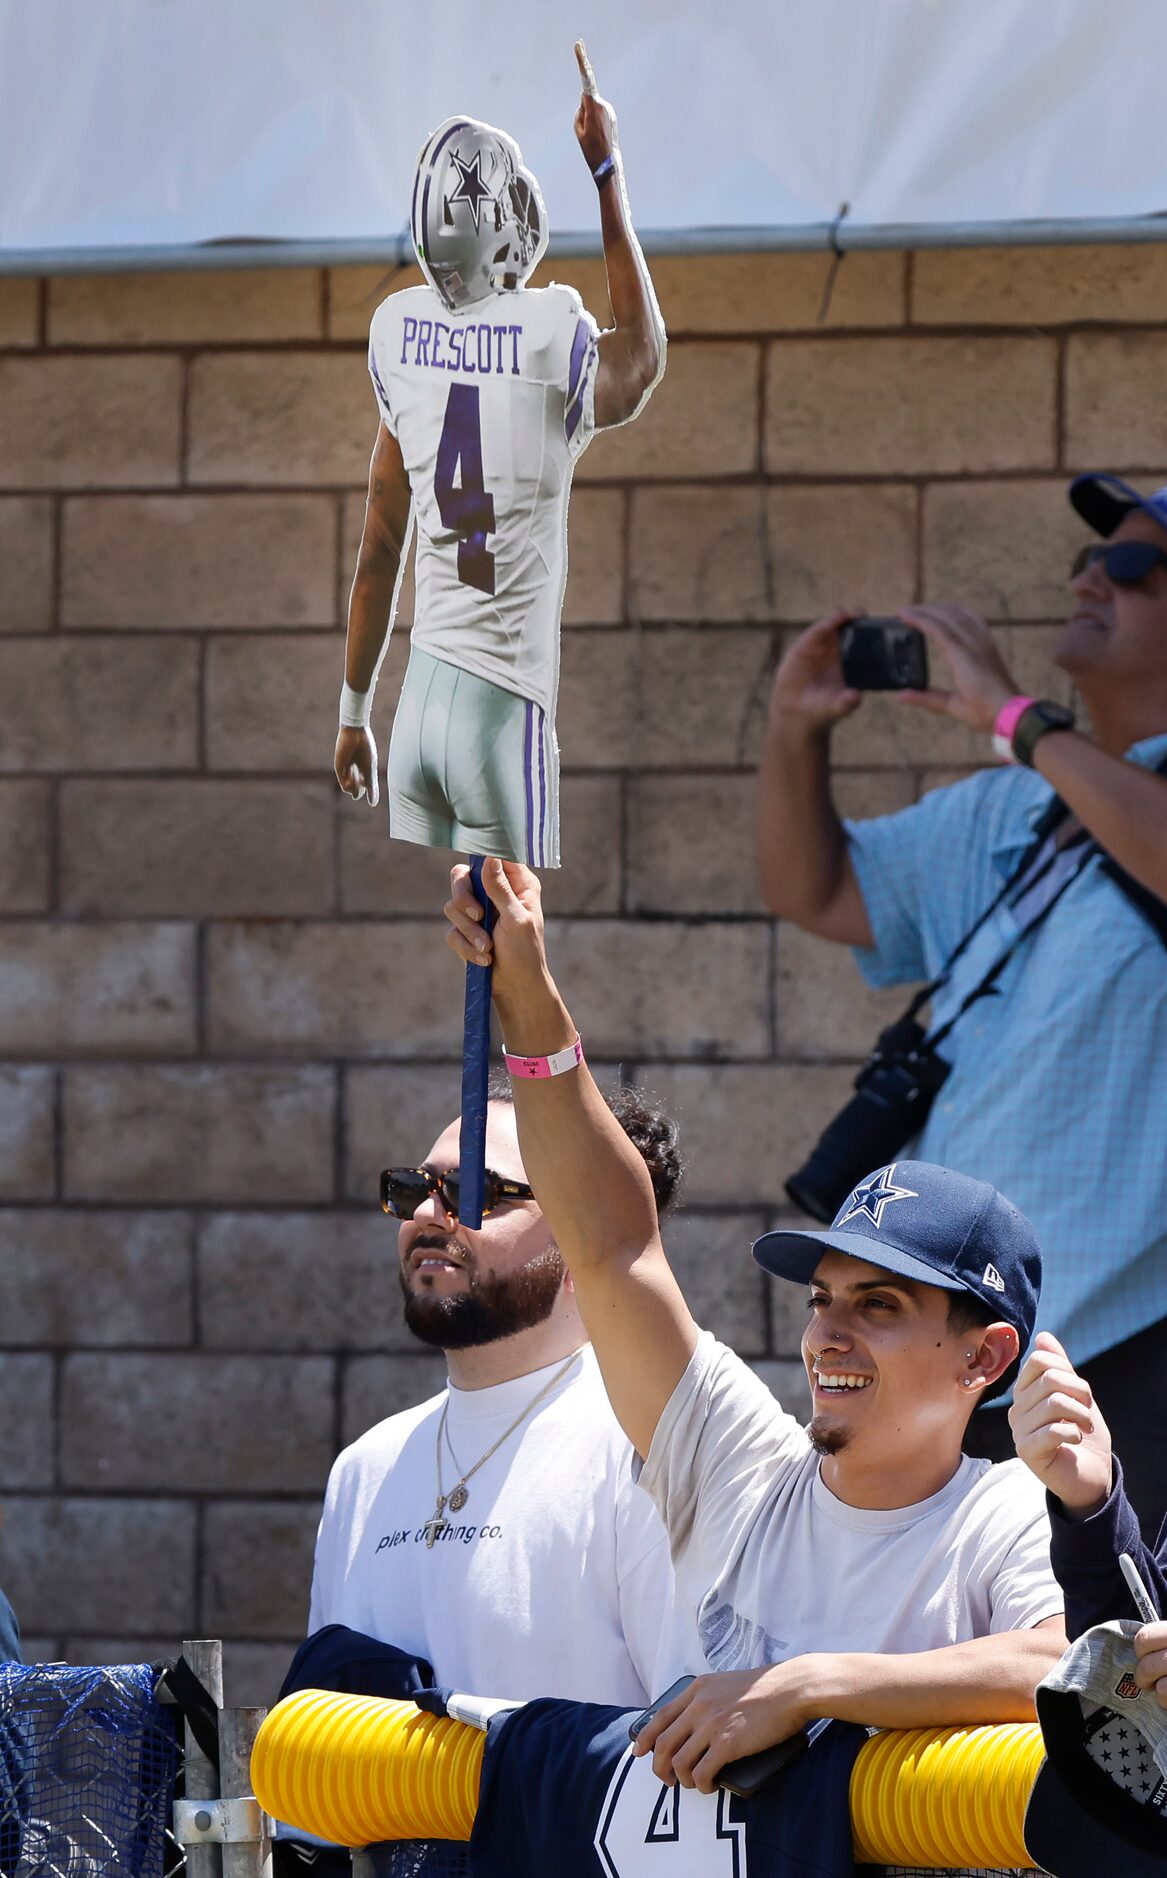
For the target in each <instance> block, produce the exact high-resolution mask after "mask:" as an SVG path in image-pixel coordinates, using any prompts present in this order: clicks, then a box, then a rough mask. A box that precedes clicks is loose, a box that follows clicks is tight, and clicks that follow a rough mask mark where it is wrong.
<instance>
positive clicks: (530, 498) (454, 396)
mask: <svg viewBox="0 0 1167 1878" xmlns="http://www.w3.org/2000/svg"><path fill="white" fill-rule="evenodd" d="M599 336H600V335H599V328H598V326H597V325H596V322H595V321H594V320H593V318H592V316H591V314H590V313H588V312H586V311H585V309H584V305H583V302H582V300H581V299H580V297H579V295H578V294H577V293H576V292H575V290H574V288H572V287H560V286H556V285H552V286H549V287H543V288H520V289H518V290H517V291H514V292H499V293H491V294H487V295H486V296H485V297H484V298H483V299H481V300H476V301H475V302H474V304H473V305H472V306H468V307H464V308H462V309H461V310H460V311H457V312H451V311H450V309H449V308H448V307H447V306H446V305H445V304H444V302H443V301H442V300H441V299H439V297H438V295H437V294H436V293H435V292H434V291H433V289H432V288H431V287H410V288H407V289H406V290H405V291H404V292H402V293H395V294H391V295H390V296H389V298H388V299H387V300H385V301H383V302H382V303H381V305H380V306H379V307H378V308H377V311H376V313H374V315H373V322H372V326H371V328H370V331H369V372H370V374H371V376H372V380H373V389H374V391H375V392H376V396H377V403H378V406H379V407H380V411H381V416H382V418H383V419H384V421H385V423H386V425H387V426H388V428H389V430H390V431H391V432H392V433H393V435H394V436H395V437H396V439H397V441H398V443H399V444H400V446H401V455H402V458H403V460H404V463H405V467H406V470H407V471H408V474H409V482H410V487H411V488H412V490H413V504H414V515H415V517H416V521H417V601H416V606H415V609H414V626H413V644H414V645H416V646H418V647H420V649H421V650H422V651H424V652H428V653H430V654H431V656H432V657H433V658H436V659H444V660H445V661H446V663H447V664H449V665H456V666H458V667H460V668H461V669H462V670H463V671H467V672H473V673H475V674H476V676H477V677H479V678H486V679H489V680H490V682H491V683H492V684H496V685H501V686H502V688H503V690H504V691H513V692H517V693H518V695H519V696H520V697H523V698H531V699H533V700H534V702H535V703H536V704H539V705H541V706H542V707H543V709H544V710H545V711H546V713H547V715H548V716H549V717H554V715H555V698H556V693H557V690H558V686H559V617H560V613H561V611H562V607H563V591H564V587H565V585H566V583H567V500H568V494H569V491H570V487H571V473H572V469H573V467H574V464H575V460H576V458H577V457H578V456H579V455H580V453H581V452H582V451H583V450H584V449H585V448H586V446H587V445H588V444H589V443H590V441H591V439H592V436H593V434H594V431H595V386H596V370H597V366H598V361H599Z"/></svg>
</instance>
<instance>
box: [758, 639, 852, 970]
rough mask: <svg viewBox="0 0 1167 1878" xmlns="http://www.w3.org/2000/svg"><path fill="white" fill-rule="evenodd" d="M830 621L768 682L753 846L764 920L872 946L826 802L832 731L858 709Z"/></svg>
mask: <svg viewBox="0 0 1167 1878" xmlns="http://www.w3.org/2000/svg"><path fill="white" fill-rule="evenodd" d="M851 617H852V616H851V615H850V614H849V613H846V612H838V613H831V614H829V615H828V616H827V618H826V619H821V620H818V621H816V623H815V624H814V625H813V626H810V627H808V628H807V630H806V631H805V632H804V633H800V634H799V636H798V638H797V639H796V640H795V641H794V643H793V644H792V645H791V646H790V647H789V649H788V650H787V652H786V655H785V657H784V658H783V660H782V663H781V664H780V665H779V667H778V670H777V672H776V673H775V676H774V689H773V691H772V693H771V697H770V712H769V717H768V720H767V725H766V741H765V743H764V745H763V748H762V761H761V765H760V768H759V771H758V797H757V814H756V824H755V832H756V840H757V851H758V874H759V878H760V881H761V886H762V897H763V899H764V900H765V902H766V905H767V906H768V907H769V908H770V910H771V912H774V913H777V915H778V917H779V918H780V919H788V920H790V921H792V922H793V924H794V925H796V926H803V927H805V929H806V931H807V932H812V933H817V934H818V935H819V937H820V938H822V939H836V940H838V941H840V942H841V943H842V944H844V945H853V946H869V945H870V944H871V943H872V935H871V927H870V925H869V923H868V919H867V910H866V908H865V907H864V904H863V895H862V894H861V893H860V891H859V882H858V881H857V879H856V878H855V870H854V868H853V867H852V865H851V860H850V857H849V855H848V853H847V838H846V835H845V834H844V832H843V824H842V822H841V821H840V820H839V816H838V812H837V810H836V808H835V805H834V801H833V800H832V797H831V731H832V729H833V727H834V725H835V724H836V723H838V722H839V721H840V719H842V718H844V717H848V716H849V715H850V713H851V712H852V711H854V710H856V709H857V708H858V706H859V704H860V702H861V697H860V693H859V692H857V691H850V690H848V689H847V687H846V686H845V685H844V683H843V671H842V666H841V664H840V660H839V628H840V626H842V625H844V624H845V622H846V621H847V620H848V619H849V618H851Z"/></svg>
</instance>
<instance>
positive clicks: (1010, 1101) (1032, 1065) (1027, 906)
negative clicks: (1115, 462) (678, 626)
mask: <svg viewBox="0 0 1167 1878" xmlns="http://www.w3.org/2000/svg"><path fill="white" fill-rule="evenodd" d="M1069 496H1070V501H1071V502H1072V504H1073V506H1074V508H1075V509H1076V511H1077V512H1078V514H1079V515H1080V516H1081V518H1082V520H1083V521H1084V522H1085V523H1086V524H1087V526H1088V527H1089V528H1090V529H1091V530H1092V531H1093V539H1092V540H1089V541H1087V542H1086V543H1084V545H1083V549H1082V552H1081V553H1080V555H1079V556H1078V558H1077V560H1076V561H1075V562H1074V565H1073V569H1072V571H1071V574H1070V582H1069V586H1070V606H1069V613H1068V618H1067V621H1066V625H1065V627H1064V629H1063V631H1062V634H1061V637H1060V639H1059V641H1058V645H1057V649H1056V651H1055V654H1054V662H1055V664H1056V665H1057V666H1058V667H1059V668H1060V669H1061V671H1062V672H1063V673H1065V674H1067V675H1068V676H1069V678H1070V679H1071V680H1072V681H1073V685H1074V688H1075V691H1076V693H1077V695H1078V697H1079V698H1080V699H1081V701H1082V704H1083V705H1084V706H1085V708H1086V712H1087V714H1088V717H1089V724H1090V728H1089V730H1088V731H1087V730H1086V729H1084V728H1082V727H1081V726H1079V725H1076V724H1075V722H1074V717H1073V714H1072V713H1071V712H1070V711H1068V710H1067V709H1065V708H1064V707H1063V706H1062V705H1060V704H1057V703H1054V702H1052V701H1049V700H1042V699H1031V698H1027V697H1024V696H1022V695H1020V688H1019V686H1018V685H1017V683H1016V682H1015V680H1014V679H1013V677H1012V676H1011V674H1010V672H1009V670H1008V669H1007V667H1006V665H1005V664H1004V662H1003V660H1002V658H1001V656H1000V653H999V652H998V650H997V648H996V646H995V644H994V642H993V639H992V636H991V634H990V633H989V631H988V629H987V627H986V626H985V624H984V622H983V621H982V620H980V619H978V618H977V617H976V616H975V615H974V614H972V613H970V612H968V611H967V610H966V609H964V608H962V607H959V606H918V607H906V608H904V610H903V612H902V615H901V617H902V618H903V619H904V620H906V621H907V622H908V623H909V624H911V625H913V626H916V627H918V628H919V629H920V631H922V632H923V633H924V634H926V636H927V637H928V639H929V640H930V641H931V642H932V645H933V647H934V649H936V650H938V651H940V652H942V653H943V654H944V657H945V659H946V661H947V663H948V666H949V668H950V671H951V689H950V690H947V691H941V690H932V691H927V692H902V693H900V694H898V695H899V697H900V698H901V699H902V700H903V701H904V702H905V703H906V704H907V705H909V706H915V707H917V708H924V709H928V710H931V711H934V712H938V713H941V714H946V715H948V716H950V717H954V718H956V719H957V720H958V721H959V722H961V723H963V724H967V725H969V726H971V727H972V728H973V729H975V730H979V731H982V732H983V733H984V734H985V736H986V739H987V738H989V737H990V736H993V737H994V738H995V743H996V748H997V753H998V755H1001V756H1003V757H1004V758H1005V759H1006V763H1007V766H1006V767H1004V768H990V769H986V770H983V771H981V772H980V773H978V774H977V775H974V776H971V777H969V778H966V779H965V780H964V781H962V782H958V783H955V784H952V785H951V786H949V787H947V788H941V789H936V790H933V791H932V792H931V793H930V794H928V795H926V796H925V797H924V798H923V799H922V800H921V801H919V802H917V803H916V804H915V805H914V806H913V807H911V808H907V809H904V810H902V811H901V812H900V813H898V814H895V815H888V816H882V817H879V818H876V819H874V820H869V821H861V822H843V821H842V820H841V819H840V817H839V816H838V814H837V812H836V810H835V807H834V803H833V800H832V794H831V777H830V736H831V731H832V729H833V727H834V725H835V724H836V723H838V722H839V721H840V720H841V719H843V718H844V717H847V716H849V715H850V714H851V713H852V712H853V711H855V710H856V709H858V708H859V706H860V704H861V702H862V694H861V693H860V692H858V691H854V690H848V689H847V688H846V687H845V686H844V684H843V679H842V671H841V666H840V660H839V647H838V634H839V628H840V626H841V625H843V624H844V623H845V621H846V619H847V618H848V615H847V614H846V613H842V612H840V613H835V614H832V615H831V616H830V617H829V618H827V619H823V620H820V621H819V622H818V623H817V624H816V625H814V626H811V627H809V628H808V630H807V631H806V632H804V633H802V634H801V635H800V636H799V638H798V639H797V640H796V641H795V642H794V644H793V645H792V646H791V647H790V649H789V650H788V652H787V653H786V656H785V658H784V659H783V661H782V664H781V666H780V667H779V670H778V673H777V675H776V678H775V683H774V690H773V695H772V698H771V703H770V714H769V729H768V734H767V741H766V748H765V753H764V757H763V763H762V769H761V774H760V778H759V794H758V853H759V861H760V866H761V872H762V883H763V889H764V892H765V897H766V899H767V901H768V903H769V905H770V906H771V907H772V909H773V910H774V912H776V913H778V914H780V915H781V917H782V918H784V919H789V920H792V921H794V923H795V924H796V925H800V926H803V927H805V928H806V929H807V930H808V931H809V932H813V933H817V934H819V935H820V936H821V937H823V938H827V939H833V940H836V941H838V942H839V943H841V944H846V945H850V946H853V947H854V948H855V950H856V959H857V962H858V964H859V967H860V970H861V971H862V972H863V974H864V976H865V977H866V978H867V979H868V981H869V982H870V983H872V984H875V985H892V984H898V983H907V982H919V981H921V980H925V981H927V980H933V979H936V978H943V980H944V982H943V983H942V985H941V986H940V988H939V989H938V990H936V991H935V993H934V995H933V998H932V1005H931V1014H932V1015H931V1022H932V1026H933V1029H934V1030H938V1029H939V1028H940V1027H941V1026H944V1025H947V1023H948V1021H949V1020H950V1019H955V1022H954V1024H953V1027H952V1029H951V1031H950V1032H949V1033H948V1034H947V1036H946V1037H945V1038H944V1040H943V1041H942V1042H941V1043H940V1045H939V1052H938V1053H939V1055H940V1056H941V1057H942V1058H943V1059H945V1061H946V1062H947V1063H949V1064H950V1065H951V1072H950V1074H949V1075H948V1077H947V1080H946V1081H945V1082H944V1085H943V1087H942V1088H941V1089H940V1090H939V1093H938V1094H937V1095H936V1097H935V1100H934V1102H933V1104H932V1108H931V1112H930V1114H929V1115H928V1118H927V1121H926V1123H925V1125H924V1127H923V1129H922V1132H920V1133H919V1134H918V1135H917V1137H916V1138H915V1140H913V1141H911V1142H910V1143H908V1142H905V1145H904V1147H903V1148H902V1150H901V1152H904V1153H910V1154H913V1155H916V1156H918V1157H919V1158H920V1159H924V1160H928V1161H935V1162H939V1163H942V1164H943V1165H944V1166H947V1167H953V1168H958V1169H960V1170H961V1171H963V1172H965V1173H968V1174H972V1175H975V1176H977V1177H978V1178H980V1179H983V1180H988V1181H991V1182H992V1183H993V1185H994V1186H996V1187H998V1188H1000V1189H1001V1190H1002V1191H1003V1192H1005V1193H1007V1194H1008V1195H1009V1196H1010V1198H1011V1199H1013V1200H1014V1201H1016V1203H1017V1204H1018V1205H1019V1206H1020V1207H1022V1208H1023V1210H1024V1211H1025V1213H1026V1214H1027V1215H1028V1216H1029V1218H1030V1219H1031V1220H1032V1221H1033V1223H1034V1226H1035V1228H1036V1230H1037V1233H1038V1236H1039V1238H1040V1241H1041V1246H1042V1251H1043V1254H1044V1260H1045V1283H1044V1292H1043V1306H1042V1324H1043V1327H1044V1328H1046V1329H1048V1330H1050V1331H1051V1332H1053V1333H1054V1334H1055V1335H1056V1336H1057V1338H1058V1339H1059V1340H1060V1342H1061V1343H1062V1345H1063V1346H1064V1347H1065V1349H1066V1350H1067V1351H1068V1352H1069V1355H1070V1357H1071V1359H1072V1361H1073V1362H1074V1364H1075V1365H1076V1366H1077V1368H1078V1369H1079V1370H1080V1371H1081V1373H1082V1374H1083V1375H1084V1376H1085V1377H1086V1379H1087V1381H1088V1382H1089V1383H1090V1384H1091V1385H1092V1387H1093V1388H1094V1390H1095V1392H1096V1394H1097V1395H1098V1396H1099V1397H1100V1398H1101V1399H1102V1400H1104V1401H1105V1403H1106V1408H1107V1416H1108V1419H1109V1421H1110V1424H1111V1428H1112V1430H1113V1433H1114V1440H1115V1447H1116V1450H1117V1451H1118V1453H1119V1454H1120V1455H1121V1457H1122V1463H1123V1468H1124V1472H1125V1477H1126V1482H1127V1487H1128V1491H1129V1493H1130V1496H1131V1498H1132V1500H1133V1501H1134V1503H1135V1506H1136V1507H1137V1508H1138V1509H1139V1511H1140V1512H1141V1513H1142V1516H1143V1518H1144V1519H1145V1520H1147V1521H1149V1520H1151V1519H1152V1518H1155V1519H1157V1518H1158V1516H1159V1514H1160V1512H1161V1509H1162V1507H1163V1506H1164V1505H1165V1504H1167V1391H1164V1390H1162V1389H1156V1388H1153V1387H1151V1388H1149V1387H1148V1377H1155V1376H1158V1375H1162V1373H1163V1371H1164V1368H1165V1367H1167V1155H1165V1154H1164V1152H1163V1132H1162V1117H1163V1114H1164V1112H1165V1107H1167V956H1165V953H1164V945H1165V944H1167V908H1165V907H1164V904H1163V903H1164V901H1167V779H1165V777H1164V776H1163V775H1162V774H1156V770H1157V769H1160V770H1161V769H1162V767H1163V765H1164V762H1165V760H1167V488H1164V489H1160V490H1158V491H1157V492H1156V493H1155V494H1154V495H1143V494H1140V493H1139V491H1138V490H1137V489H1135V488H1133V487H1132V486H1131V485H1130V484H1128V483H1125V482H1122V481H1121V480H1120V479H1119V478H1117V477H1114V476H1108V475H1089V476H1079V477H1078V478H1076V480H1075V481H1074V482H1073V483H1072V484H1071V486H1070V490H1069ZM987 753H988V752H987V751H986V754H987ZM1058 798H1060V800H1061V802H1062V803H1063V804H1064V805H1065V812H1064V813H1062V814H1061V817H1060V819H1056V817H1057V801H1058ZM974 928H976V931H975V934H974V936H973V937H972V939H971V940H970V941H969V943H968V944H967V945H966V946H965V947H964V949H963V951H961V952H960V954H959V956H958V957H955V958H954V954H955V953H957V951H958V948H960V946H961V942H962V941H963V940H964V939H965V937H966V935H968V934H969V933H970V932H972V931H973V929H974ZM978 989H980V990H982V991H984V992H986V993H987V995H981V996H970V994H974V993H976V992H977V991H978ZM966 1000H967V1003H966ZM962 1006H964V1007H965V1008H963V1009H961V1007H962ZM958 1012H959V1013H960V1014H959V1016H958V1015H957V1013H958ZM970 1441H971V1443H972V1451H973V1452H979V1453H984V1454H989V1455H992V1456H994V1457H996V1458H1001V1457H1003V1456H1005V1455H1007V1454H1009V1453H1010V1452H1011V1451H1012V1450H1011V1444H1010V1439H1009V1430H1008V1426H1007V1424H1006V1420H1005V1413H1004V1410H1003V1409H1000V1408H995V1409H991V1410H989V1411H987V1412H986V1413H985V1414H981V1415H977V1416H976V1417H974V1420H973V1424H972V1428H971V1430H970Z"/></svg>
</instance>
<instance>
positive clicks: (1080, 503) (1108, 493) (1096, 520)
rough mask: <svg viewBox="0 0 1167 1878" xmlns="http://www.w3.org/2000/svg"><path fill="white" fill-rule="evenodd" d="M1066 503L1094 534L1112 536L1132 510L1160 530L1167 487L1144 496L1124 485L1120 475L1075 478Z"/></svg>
mask: <svg viewBox="0 0 1167 1878" xmlns="http://www.w3.org/2000/svg"><path fill="white" fill-rule="evenodd" d="M1070 501H1071V502H1072V503H1073V505H1074V507H1075V508H1076V509H1077V511H1078V513H1079V515H1080V516H1081V517H1082V520H1083V521H1084V522H1086V523H1087V524H1088V526H1089V527H1091V528H1092V529H1093V530H1094V532H1095V534H1096V535H1103V536H1106V535H1113V533H1114V531H1115V529H1116V528H1117V527H1118V525H1119V523H1120V522H1124V521H1125V520H1126V518H1127V516H1128V515H1130V514H1132V513H1133V511H1134V510H1135V509H1142V511H1143V514H1144V515H1149V516H1150V518H1151V520H1152V521H1153V522H1158V524H1159V526H1160V528H1167V484H1164V486H1163V488H1162V489H1156V491H1155V493H1154V495H1150V496H1144V495H1140V494H1139V491H1138V490H1137V489H1135V488H1134V487H1133V486H1132V485H1131V484H1130V483H1124V482H1123V480H1122V477H1121V476H1109V475H1107V474H1105V473H1102V474H1098V473H1093V474H1091V475H1089V476H1075V478H1074V480H1073V482H1072V483H1071V484H1070Z"/></svg>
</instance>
